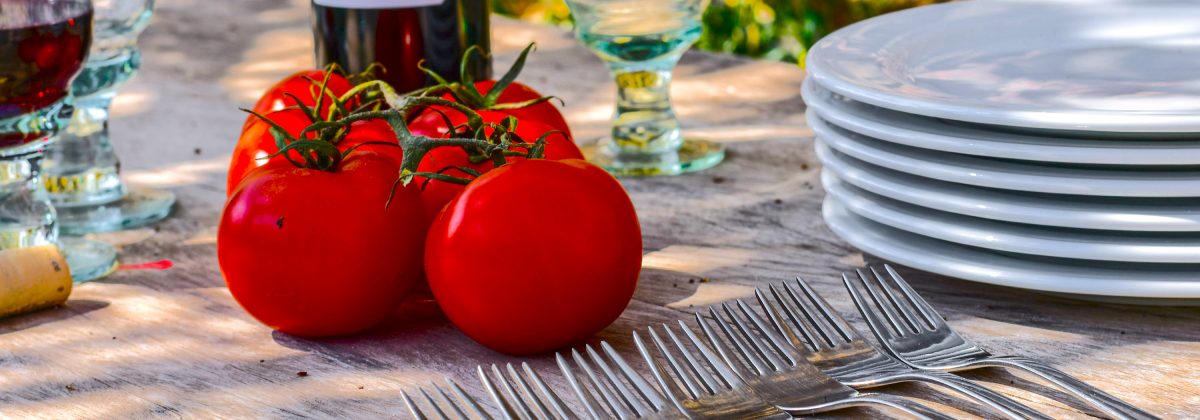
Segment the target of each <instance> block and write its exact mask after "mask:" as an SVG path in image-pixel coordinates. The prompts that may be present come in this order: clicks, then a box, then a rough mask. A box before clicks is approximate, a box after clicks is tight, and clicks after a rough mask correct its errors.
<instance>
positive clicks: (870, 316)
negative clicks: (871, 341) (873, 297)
mask: <svg viewBox="0 0 1200 420" xmlns="http://www.w3.org/2000/svg"><path fill="white" fill-rule="evenodd" d="M842 283H843V284H845V285H846V291H848V292H850V300H852V301H854V306H855V307H857V308H858V312H859V313H861V314H862V316H863V318H866V319H867V326H869V327H871V331H872V332H874V333H875V335H876V336H878V337H879V339H880V341H887V340H891V339H894V338H895V337H896V336H895V335H894V334H892V330H891V329H890V327H889V326H888V323H887V321H884V320H883V317H882V316H880V315H879V313H878V312H875V309H874V308H872V307H871V305H870V304H869V303H867V298H866V297H865V296H863V293H862V292H861V291H859V286H856V285H855V284H854V282H853V281H852V280H850V276H848V275H846V273H842Z"/></svg>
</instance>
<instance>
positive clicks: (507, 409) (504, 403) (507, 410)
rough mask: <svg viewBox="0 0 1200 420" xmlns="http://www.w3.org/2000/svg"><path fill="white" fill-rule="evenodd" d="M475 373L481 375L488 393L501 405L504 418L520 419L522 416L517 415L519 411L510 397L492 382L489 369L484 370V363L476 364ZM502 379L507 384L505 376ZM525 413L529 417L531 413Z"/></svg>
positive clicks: (480, 380)
mask: <svg viewBox="0 0 1200 420" xmlns="http://www.w3.org/2000/svg"><path fill="white" fill-rule="evenodd" d="M494 366H495V365H493V367H494ZM475 373H476V374H478V375H479V382H481V383H483V387H484V388H485V389H487V392H488V395H489V396H491V397H492V401H495V402H496V405H498V406H500V410H501V411H503V413H504V418H506V419H519V418H520V417H517V412H516V411H514V410H513V408H512V405H511V404H509V402H508V399H507V398H504V397H503V396H501V395H500V390H499V389H498V388H497V387H496V384H495V383H494V382H492V378H491V377H489V376H488V374H487V371H485V370H483V365H480V366H476V367H475ZM500 379H501V381H500V382H501V383H504V384H506V385H507V383H506V382H504V381H503V379H504V377H500ZM523 414H525V418H529V413H527V412H526V413H523Z"/></svg>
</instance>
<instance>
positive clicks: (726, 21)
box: [490, 0, 945, 65]
mask: <svg viewBox="0 0 1200 420" xmlns="http://www.w3.org/2000/svg"><path fill="white" fill-rule="evenodd" d="M490 1H491V2H492V10H493V11H495V12H496V13H499V14H502V15H506V16H512V17H516V18H519V19H523V20H527V21H532V22H539V23H548V24H551V25H557V26H562V27H566V28H570V27H571V11H570V10H569V9H567V6H566V4H564V3H563V0H490ZM941 1H945V0H712V3H711V4H710V5H709V6H708V9H707V10H705V11H704V17H703V20H704V35H702V36H701V37H700V40H699V41H697V42H696V46H697V47H699V48H701V49H704V50H708V51H717V52H725V53H733V54H738V55H745V56H750V57H757V58H765V59H770V60H779V61H788V62H795V63H799V64H801V65H803V63H804V53H805V51H807V48H808V47H811V46H812V44H813V43H815V42H817V40H818V39H821V37H823V36H825V35H827V34H829V33H830V32H833V31H834V30H837V29H838V28H841V27H843V26H846V25H849V24H851V23H854V22H857V21H860V20H863V19H866V18H869V17H872V16H876V15H880V14H884V13H887V12H892V11H896V10H901V9H906V8H910V7H915V6H920V5H925V4H930V3H938V2H941Z"/></svg>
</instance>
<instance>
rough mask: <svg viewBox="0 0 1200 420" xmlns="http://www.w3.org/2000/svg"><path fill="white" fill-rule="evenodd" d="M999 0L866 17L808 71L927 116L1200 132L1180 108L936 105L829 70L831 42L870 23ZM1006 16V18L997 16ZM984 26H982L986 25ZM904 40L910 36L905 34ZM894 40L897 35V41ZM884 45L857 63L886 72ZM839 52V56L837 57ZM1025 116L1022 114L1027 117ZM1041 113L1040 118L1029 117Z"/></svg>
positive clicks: (864, 98) (823, 43)
mask: <svg viewBox="0 0 1200 420" xmlns="http://www.w3.org/2000/svg"><path fill="white" fill-rule="evenodd" d="M993 3H995V2H953V3H943V4H933V5H926V6H920V7H915V8H911V9H907V10H901V11H898V12H893V13H888V14H884V15H880V16H877V17H874V18H871V19H867V20H863V21H860V22H857V23H855V24H852V25H850V26H847V27H845V28H842V29H840V30H838V31H834V32H833V33H831V34H829V35H827V36H825V37H824V38H822V39H821V40H820V41H818V42H817V43H816V44H815V45H813V47H812V48H811V49H809V53H808V55H807V56H806V58H805V69H806V70H807V71H808V74H809V76H810V77H812V78H814V79H816V80H817V81H818V82H820V83H821V84H822V85H823V86H825V87H826V88H828V89H830V90H831V91H833V92H836V93H839V94H841V95H843V96H846V97H849V98H851V99H854V100H857V101H860V102H864V103H868V104H871V105H875V106H879V107H882V108H887V109H892V110H896V111H900V112H906V113H910V114H917V115H924V116H928V117H936V118H945V119H951V120H957V121H965V122H973V123H981V124H993V125H1002V126H1009V127H1020V128H1032V129H1047V130H1071V131H1091V132H1114V133H1200V112H1182V111H1181V112H1178V113H1169V114H1166V113H1158V114H1151V113H1137V114H1134V113H1129V112H1120V111H1107V112H1101V111H1080V110H1075V111H1060V110H1047V109H1042V110H1018V109H1013V108H999V107H993V108H981V107H979V106H978V105H977V106H975V107H972V106H964V105H956V104H946V103H936V102H933V101H925V100H917V99H913V98H911V97H907V96H904V95H900V94H896V93H890V92H888V91H886V90H883V89H879V88H878V87H870V86H861V85H859V84H857V83H855V82H853V81H851V80H849V79H845V78H842V77H839V76H837V75H835V74H834V73H831V72H830V71H827V70H825V69H824V64H823V63H822V61H824V60H829V61H832V60H834V58H833V57H826V55H830V54H835V53H831V52H827V51H838V50H839V49H836V47H832V46H831V45H833V44H837V43H839V42H852V41H849V40H846V39H845V38H846V37H847V36H848V34H850V33H851V32H855V33H858V32H860V31H862V30H864V27H866V28H869V27H871V26H882V25H886V24H888V23H890V22H891V21H894V20H897V19H904V18H906V17H907V16H908V15H911V14H934V13H937V15H933V16H939V17H940V16H942V15H945V14H947V13H950V12H954V11H956V10H960V9H963V8H971V7H980V6H972V5H974V4H993ZM924 20H925V23H926V25H924V26H923V27H929V26H933V24H934V23H932V22H930V21H929V18H928V17H927V18H926V19H924ZM994 20H1002V19H994ZM920 30H921V29H919V28H910V29H909V30H908V31H909V32H913V31H920ZM981 30H982V29H981ZM899 38H901V39H903V38H904V37H899ZM893 41H894V39H893ZM881 48H882V47H880V48H873V49H871V51H873V53H872V54H871V56H865V57H858V58H857V59H856V60H855V61H856V62H858V63H861V64H863V66H860V68H862V69H872V70H876V71H877V72H879V73H883V71H882V69H880V68H879V67H878V63H879V58H878V54H879V53H878V52H879V51H880V49H881ZM835 56H836V55H835ZM841 57H843V60H844V59H845V57H847V55H846V54H844V53H843V54H841ZM1197 100H1198V101H1200V98H1197ZM1022 115H1023V116H1025V117H1021V116H1022ZM1029 117H1036V118H1029ZM1122 119H1125V120H1129V119H1132V120H1133V121H1134V122H1128V121H1121V120H1122Z"/></svg>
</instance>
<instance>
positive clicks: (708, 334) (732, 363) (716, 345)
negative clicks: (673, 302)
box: [695, 308, 749, 387]
mask: <svg viewBox="0 0 1200 420" xmlns="http://www.w3.org/2000/svg"><path fill="white" fill-rule="evenodd" d="M710 310H711V308H710ZM695 315H696V323H697V324H700V331H701V332H703V333H704V338H706V339H708V344H709V346H711V347H712V348H713V349H715V350H716V351H717V354H719V355H721V360H724V361H725V366H728V367H729V369H730V370H732V371H733V373H734V375H733V378H731V379H733V380H735V381H738V382H737V385H740V384H741V383H740V379H739V378H740V377H742V376H749V371H748V369H749V368H747V367H746V365H744V364H742V361H741V360H735V359H736V358H735V357H734V356H733V354H731V353H730V352H731V350H729V349H728V346H726V345H725V343H722V342H721V339H720V338H718V337H717V333H716V332H715V331H713V329H712V327H711V326H709V325H708V321H705V320H704V317H702V316H700V314H698V313H697V314H695ZM731 383H733V382H732V381H731ZM737 385H734V386H735V387H736V386H737Z"/></svg>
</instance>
